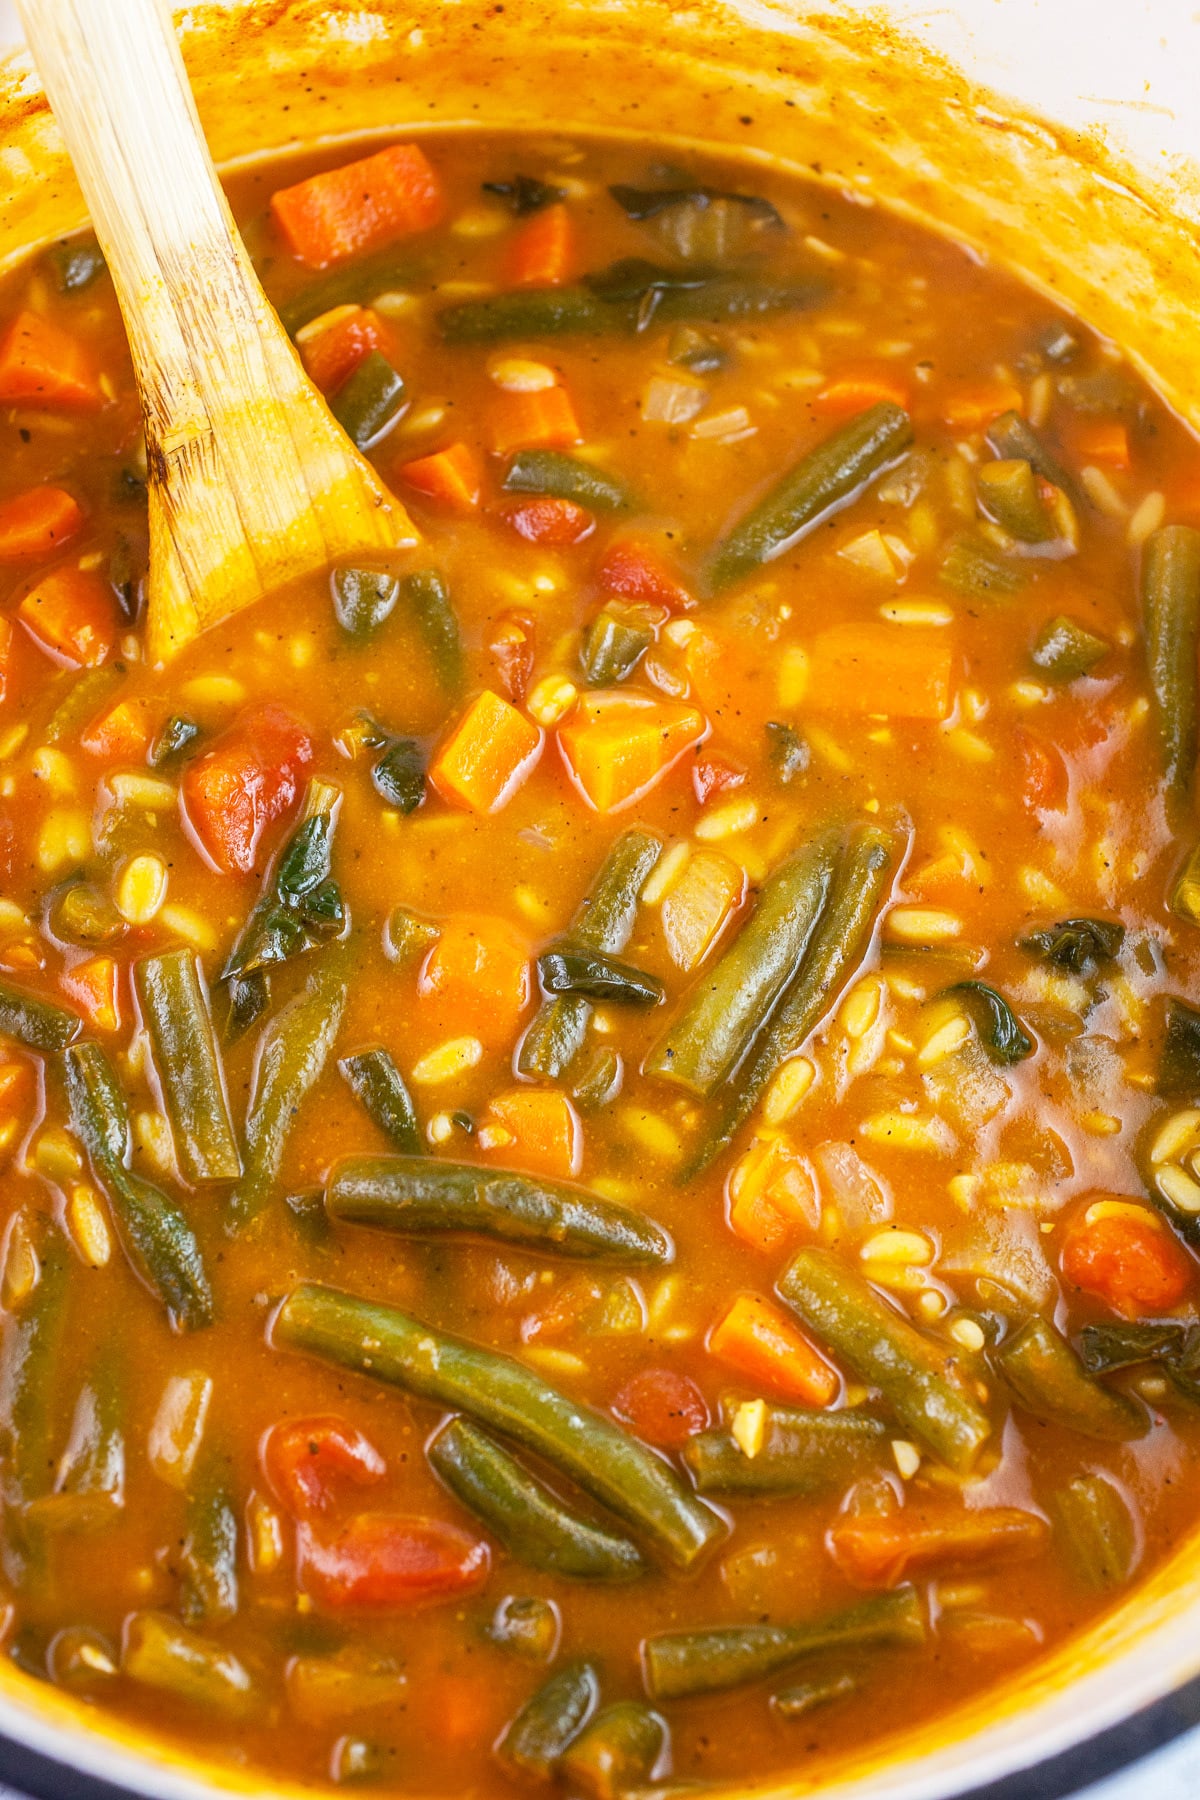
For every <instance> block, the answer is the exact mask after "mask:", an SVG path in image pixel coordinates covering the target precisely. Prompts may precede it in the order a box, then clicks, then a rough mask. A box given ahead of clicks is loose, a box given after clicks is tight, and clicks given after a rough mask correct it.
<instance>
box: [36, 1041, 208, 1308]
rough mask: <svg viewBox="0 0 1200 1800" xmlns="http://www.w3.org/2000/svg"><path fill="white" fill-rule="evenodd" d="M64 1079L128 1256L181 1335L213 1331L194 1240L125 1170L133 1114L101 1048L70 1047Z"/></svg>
mask: <svg viewBox="0 0 1200 1800" xmlns="http://www.w3.org/2000/svg"><path fill="white" fill-rule="evenodd" d="M64 1073H65V1077H66V1088H67V1099H68V1103H69V1105H70V1112H71V1129H72V1131H73V1132H74V1133H75V1135H76V1137H77V1138H78V1139H79V1141H80V1143H81V1144H82V1145H83V1147H84V1149H85V1150H86V1151H87V1153H88V1155H89V1157H90V1158H91V1161H92V1166H93V1168H94V1170H95V1173H96V1179H97V1181H98V1182H99V1183H100V1186H101V1187H102V1188H103V1189H104V1191H105V1192H106V1194H107V1195H108V1199H109V1204H110V1206H111V1207H112V1214H113V1219H114V1221H115V1223H116V1227H117V1232H118V1235H119V1237H120V1239H121V1242H122V1245H123V1246H124V1249H125V1253H126V1255H127V1256H128V1257H129V1259H130V1261H131V1262H132V1263H133V1265H134V1268H135V1269H136V1270H137V1271H138V1273H139V1274H140V1276H141V1278H142V1280H143V1281H144V1282H145V1284H146V1286H147V1287H148V1288H149V1289H150V1290H151V1292H152V1293H155V1294H157V1295H158V1298H159V1299H160V1300H161V1301H162V1304H163V1306H164V1307H165V1308H166V1311H167V1316H168V1317H169V1319H170V1321H171V1324H172V1325H173V1326H174V1328H175V1329H176V1330H177V1331H195V1330H198V1329H199V1328H200V1327H201V1326H203V1325H208V1324H209V1323H211V1320H212V1290H211V1288H210V1287H209V1283H208V1276H207V1274H206V1273H205V1268H204V1261H203V1258H202V1257H201V1255H200V1246H199V1244H198V1243H197V1242H196V1237H195V1233H194V1232H193V1231H192V1228H191V1226H190V1225H189V1224H188V1222H187V1219H186V1218H185V1217H184V1215H183V1213H182V1212H181V1211H180V1209H179V1207H178V1206H176V1204H175V1202H174V1201H173V1200H169V1199H168V1198H167V1196H166V1195H165V1194H164V1193H162V1192H160V1190H159V1189H158V1188H156V1187H155V1186H154V1185H153V1184H152V1183H151V1182H149V1181H145V1180H143V1178H142V1177H141V1176H140V1175H135V1174H134V1173H133V1172H132V1170H130V1169H127V1168H126V1166H125V1159H126V1157H127V1155H128V1152H129V1109H128V1106H127V1105H126V1101H125V1095H124V1094H123V1093H122V1091H121V1085H120V1083H119V1082H118V1080H117V1078H116V1076H115V1074H114V1073H113V1070H112V1065H111V1064H110V1063H109V1060H108V1058H107V1057H106V1056H105V1054H104V1052H103V1050H102V1049H101V1048H100V1046H99V1045H98V1044H92V1043H82V1044H73V1045H71V1047H70V1048H69V1049H68V1050H66V1051H65V1052H64Z"/></svg>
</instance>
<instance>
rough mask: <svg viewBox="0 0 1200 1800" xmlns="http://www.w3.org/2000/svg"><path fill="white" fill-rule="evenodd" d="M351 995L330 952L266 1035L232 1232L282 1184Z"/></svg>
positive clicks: (257, 1068) (235, 1193)
mask: <svg viewBox="0 0 1200 1800" xmlns="http://www.w3.org/2000/svg"><path fill="white" fill-rule="evenodd" d="M348 991H349V984H348V980H347V975H346V970H345V964H344V961H343V959H342V958H341V957H335V956H334V955H332V954H331V953H327V955H326V958H325V960H324V961H323V962H322V963H321V964H319V965H318V967H317V969H316V971H315V973H314V974H313V975H312V976H311V977H310V978H309V981H308V985H307V986H306V987H305V988H304V989H303V990H302V992H300V993H299V994H297V995H296V996H295V998H294V999H292V1000H290V1001H289V1002H288V1004H287V1005H286V1006H285V1007H284V1008H283V1009H282V1011H281V1012H280V1013H279V1014H278V1016H277V1017H276V1018H275V1019H273V1020H272V1022H271V1024H270V1025H269V1026H268V1027H267V1030H266V1031H265V1033H264V1034H263V1041H262V1044H261V1045H260V1047H259V1052H258V1062H257V1064H256V1066H255V1070H254V1090H253V1092H252V1094H251V1096H250V1109H249V1111H248V1113H247V1114H246V1130H245V1141H244V1145H243V1155H242V1166H243V1175H242V1179H241V1180H240V1181H239V1183H238V1185H237V1187H236V1188H235V1189H234V1191H233V1195H232V1197H231V1199H230V1202H229V1213H230V1229H231V1230H233V1231H240V1230H241V1229H242V1227H243V1226H245V1225H248V1224H249V1223H250V1221H251V1219H253V1218H254V1217H255V1215H256V1214H257V1213H258V1212H259V1211H260V1209H261V1208H262V1206H263V1204H264V1202H265V1201H266V1199H267V1196H268V1194H269V1193H270V1191H271V1189H272V1187H273V1186H274V1184H275V1182H276V1180H277V1179H278V1176H279V1170H280V1165H281V1164H282V1162H283V1153H284V1150H285V1149H286V1147H287V1141H288V1138H289V1136H290V1135H291V1132H292V1129H293V1127H294V1126H295V1123H296V1115H297V1114H298V1113H299V1111H300V1108H301V1107H302V1106H303V1104H304V1101H305V1100H306V1098H307V1097H308V1095H309V1093H310V1092H311V1090H312V1089H313V1087H314V1086H315V1085H316V1083H317V1081H318V1080H319V1078H320V1076H321V1073H322V1071H323V1069H324V1067H325V1064H326V1062H327V1061H328V1060H329V1053H330V1051H331V1050H332V1049H333V1043H334V1039H335V1038H336V1037H337V1034H338V1028H339V1026H340V1025H341V1022H342V1014H343V1012H344V1011H345V1008H346V998H347V994H348Z"/></svg>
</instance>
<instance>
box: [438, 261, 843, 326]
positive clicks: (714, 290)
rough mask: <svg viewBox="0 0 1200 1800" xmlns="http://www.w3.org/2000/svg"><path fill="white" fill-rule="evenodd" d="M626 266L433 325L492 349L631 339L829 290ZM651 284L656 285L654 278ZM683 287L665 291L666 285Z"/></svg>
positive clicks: (493, 301) (454, 313)
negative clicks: (523, 343) (654, 325)
mask: <svg viewBox="0 0 1200 1800" xmlns="http://www.w3.org/2000/svg"><path fill="white" fill-rule="evenodd" d="M629 266H630V265H629V264H628V262H626V263H625V264H617V265H616V266H615V268H614V269H612V270H601V271H600V272H599V273H598V274H596V275H595V276H593V277H592V283H593V285H592V286H583V285H580V286H578V287H560V288H529V289H524V290H518V291H516V292H514V293H509V294H494V295H491V296H489V298H488V299H486V300H467V301H464V302H462V303H461V304H460V305H458V306H451V307H447V308H445V309H444V310H443V311H442V312H441V313H440V314H439V315H438V327H439V329H440V331H441V334H442V337H443V339H444V341H445V342H446V343H448V344H496V343H503V342H504V341H505V340H511V339H514V338H543V337H561V336H565V335H567V334H568V333H576V332H577V333H579V334H581V335H582V334H585V333H586V334H587V335H588V336H589V337H595V336H600V335H602V334H603V333H605V332H609V331H620V332H626V333H632V332H637V331H641V330H644V329H645V327H646V326H647V325H649V324H650V323H651V322H652V321H659V322H663V323H678V322H679V321H682V320H688V319H706V320H711V321H712V322H713V323H716V322H717V321H718V320H721V319H741V318H753V317H755V316H757V315H760V314H764V313H770V312H801V311H805V310H807V309H808V308H809V307H812V306H815V305H817V304H819V303H820V301H822V300H824V299H825V298H826V296H827V294H828V292H829V284H828V283H827V282H826V281H824V280H822V279H820V278H816V277H811V276H810V277H806V278H802V279H798V280H796V281H793V282H790V283H788V284H776V283H773V282H766V281H762V280H761V279H759V278H758V277H756V276H752V275H736V274H729V275H709V274H703V275H701V276H699V277H698V276H696V275H692V276H690V277H685V276H683V275H681V274H680V273H678V272H676V271H669V270H655V269H653V268H652V267H651V265H649V264H645V263H641V264H637V265H635V266H636V267H637V268H639V269H641V270H643V271H646V270H648V271H649V274H643V275H642V276H641V277H640V279H639V281H636V282H631V281H630V280H628V279H627V278H626V277H625V276H624V275H623V274H622V270H626V271H627V270H628V268H629ZM655 278H656V279H655ZM672 279H673V280H674V281H676V282H679V281H681V280H686V281H687V285H686V286H675V287H674V288H673V289H671V290H668V288H667V285H666V283H667V282H668V280H672Z"/></svg>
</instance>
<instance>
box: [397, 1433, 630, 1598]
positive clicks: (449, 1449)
mask: <svg viewBox="0 0 1200 1800" xmlns="http://www.w3.org/2000/svg"><path fill="white" fill-rule="evenodd" d="M426 1454H427V1456H428V1457H429V1461H430V1462H431V1463H432V1465H433V1467H434V1469H435V1471H436V1472H437V1474H438V1475H440V1476H441V1478H442V1480H443V1481H444V1482H445V1484H446V1486H447V1487H448V1488H449V1489H450V1492H451V1493H452V1494H453V1495H454V1496H455V1498H456V1499H458V1500H461V1501H462V1504H463V1505H464V1506H465V1507H466V1508H467V1509H468V1511H470V1512H473V1513H474V1514H475V1516H476V1517H477V1518H479V1519H482V1521H483V1523H484V1524H485V1525H486V1526H487V1527H488V1529H489V1531H491V1532H492V1533H493V1534H494V1535H495V1536H496V1537H498V1538H499V1539H500V1542H501V1543H502V1544H503V1545H504V1547H505V1549H506V1550H507V1551H508V1553H509V1555H510V1556H513V1557H515V1558H516V1560H517V1561H518V1562H520V1563H525V1564H527V1565H528V1567H530V1568H531V1569H542V1570H544V1571H545V1572H546V1573H547V1574H550V1575H562V1576H564V1577H565V1578H566V1579H568V1580H570V1581H636V1579H637V1577H638V1576H639V1575H643V1574H645V1572H646V1564H645V1562H644V1561H643V1559H642V1554H641V1552H640V1551H639V1550H638V1548H637V1546H636V1545H635V1544H632V1543H631V1542H630V1541H629V1539H628V1538H626V1537H621V1536H620V1534H619V1533H617V1532H615V1531H605V1530H604V1529H603V1528H602V1527H601V1526H598V1525H592V1524H589V1522H588V1521H587V1520H586V1519H581V1518H580V1517H579V1516H578V1514H576V1513H573V1512H571V1511H570V1509H569V1508H568V1507H566V1506H564V1504H563V1503H562V1501H561V1500H560V1499H559V1498H558V1496H557V1495H556V1494H552V1493H551V1492H550V1490H549V1488H547V1487H545V1486H544V1485H543V1483H542V1482H540V1481H538V1480H536V1479H535V1477H534V1476H532V1475H530V1474H529V1473H528V1472H527V1471H526V1470H525V1469H523V1468H522V1467H521V1465H520V1463H518V1462H517V1461H516V1459H515V1458H514V1457H512V1456H510V1455H509V1453H508V1451H507V1450H505V1449H504V1448H503V1447H502V1446H501V1445H500V1444H498V1443H497V1442H496V1441H495V1439H494V1438H492V1437H489V1436H488V1434H487V1432H486V1431H482V1430H481V1429H480V1428H479V1426H478V1425H472V1424H471V1423H470V1421H469V1420H467V1419H451V1421H450V1423H449V1424H448V1425H446V1426H444V1427H443V1428H442V1430H441V1431H439V1433H438V1435H437V1436H436V1437H435V1438H434V1440H433V1442H432V1443H431V1444H430V1445H429V1447H428V1449H427V1451H426Z"/></svg>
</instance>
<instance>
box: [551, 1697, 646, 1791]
mask: <svg viewBox="0 0 1200 1800" xmlns="http://www.w3.org/2000/svg"><path fill="white" fill-rule="evenodd" d="M670 1744H671V1734H670V1731H669V1729H668V1726H667V1722H666V1720H665V1719H664V1718H662V1717H661V1716H660V1714H658V1713H656V1712H654V1711H653V1710H652V1709H651V1708H650V1707H648V1706H646V1705H645V1704H644V1703H643V1702H642V1701H641V1700H617V1701H615V1702H614V1703H613V1705H612V1706H605V1707H603V1708H602V1709H601V1711H600V1712H598V1713H597V1714H596V1716H595V1718H594V1719H592V1721H591V1722H590V1724H588V1725H585V1726H584V1728H583V1730H582V1731H581V1732H580V1733H579V1735H578V1737H576V1738H574V1739H572V1741H571V1743H570V1744H569V1745H568V1746H567V1748H566V1750H564V1752H563V1754H562V1755H561V1756H560V1757H559V1759H558V1767H559V1769H560V1771H561V1772H562V1774H563V1775H564V1776H565V1778H566V1780H567V1782H568V1783H569V1784H570V1786H571V1787H572V1788H574V1789H575V1790H576V1791H577V1792H578V1791H579V1789H582V1790H583V1792H584V1793H585V1794H587V1795H589V1796H590V1800H620V1797H621V1796H622V1795H623V1794H627V1793H629V1791H630V1789H631V1788H640V1787H645V1786H646V1785H647V1784H648V1783H649V1782H652V1781H653V1780H654V1778H655V1776H656V1774H658V1772H659V1770H660V1768H661V1766H662V1764H663V1763H664V1762H665V1761H666V1758H667V1753H668V1751H669V1749H670Z"/></svg>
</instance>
